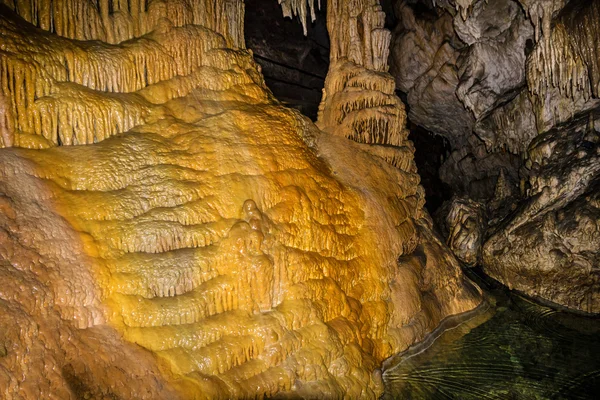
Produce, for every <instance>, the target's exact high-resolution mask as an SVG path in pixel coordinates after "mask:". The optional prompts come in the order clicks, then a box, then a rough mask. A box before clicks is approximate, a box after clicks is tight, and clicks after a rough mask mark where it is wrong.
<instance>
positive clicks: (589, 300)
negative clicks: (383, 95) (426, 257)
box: [390, 0, 600, 312]
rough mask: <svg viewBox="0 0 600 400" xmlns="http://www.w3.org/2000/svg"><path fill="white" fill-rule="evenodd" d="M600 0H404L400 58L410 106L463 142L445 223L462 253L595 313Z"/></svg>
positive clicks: (454, 146) (447, 178)
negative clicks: (599, 18)
mask: <svg viewBox="0 0 600 400" xmlns="http://www.w3.org/2000/svg"><path fill="white" fill-rule="evenodd" d="M599 7H600V2H598V1H578V0H571V1H568V0H564V1H563V0H557V1H554V0H519V1H516V0H500V1H494V2H486V1H464V2H463V1H457V2H449V1H442V2H417V1H397V2H396V4H395V10H396V15H397V17H398V25H397V27H396V28H395V30H394V34H393V39H392V46H391V58H390V60H391V72H392V75H394V77H395V79H396V86H397V87H398V89H399V90H401V91H403V92H405V93H406V96H407V102H408V107H409V114H408V117H409V118H410V119H411V121H412V122H413V123H416V124H418V125H420V126H421V127H423V128H424V129H426V130H428V131H430V132H432V133H434V134H437V135H441V136H443V137H444V138H446V139H447V140H448V142H449V143H450V146H451V154H450V155H449V156H448V157H447V158H446V159H445V161H444V163H443V164H442V165H441V167H440V169H439V176H440V178H441V180H442V181H443V182H444V183H446V184H447V185H448V187H449V188H450V190H451V191H452V192H453V195H454V198H453V199H451V200H449V201H448V202H447V203H446V204H445V205H444V206H443V207H442V208H441V210H440V211H439V212H438V213H437V214H438V215H436V221H438V226H439V228H440V230H441V231H443V232H444V233H445V235H446V237H447V243H448V244H449V245H450V246H451V247H452V248H453V249H454V252H455V254H456V255H457V256H458V257H459V258H460V259H461V260H462V261H463V262H465V263H467V264H469V265H483V268H484V270H485V271H486V272H487V273H488V274H490V275H491V276H492V277H494V278H496V279H498V280H499V281H501V282H502V283H504V284H506V285H507V286H509V287H511V288H514V289H517V290H519V291H521V292H524V293H526V294H528V295H531V296H533V297H537V298H540V299H543V300H547V301H551V302H554V303H557V304H559V305H562V306H566V307H569V308H572V309H576V310H581V311H586V312H598V311H599V310H600V309H599V308H598V307H599V304H600V303H599V299H600V284H599V276H600V270H598V267H597V265H598V264H597V261H596V260H597V257H598V249H597V246H596V243H595V240H596V239H595V237H596V235H597V233H596V232H597V231H598V229H599V227H600V213H599V212H598V211H599V210H598V208H597V207H596V202H595V200H594V199H595V194H594V193H595V192H596V187H597V186H596V185H597V183H596V182H597V180H598V172H597V168H596V165H597V164H598V162H599V160H598V154H599V150H598V139H597V137H598V133H597V128H596V126H597V123H596V121H597V119H598V110H599V108H598V104H599V103H598V93H597V90H598V89H597V88H598V75H597V71H598V67H597V64H598V54H600V53H599V52H598V37H599V34H598V32H597V18H596V16H597V13H598V10H599V9H600V8H599ZM583 165H585V167H583ZM434 190H435V188H434ZM576 210H579V211H576ZM584 215H585V216H584ZM559 216H560V217H559Z"/></svg>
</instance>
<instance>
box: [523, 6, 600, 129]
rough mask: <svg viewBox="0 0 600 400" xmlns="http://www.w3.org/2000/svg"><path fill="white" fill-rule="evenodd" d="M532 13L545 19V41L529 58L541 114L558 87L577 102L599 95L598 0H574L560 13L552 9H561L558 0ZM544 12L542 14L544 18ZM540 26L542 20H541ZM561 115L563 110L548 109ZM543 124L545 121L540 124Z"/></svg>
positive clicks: (529, 79)
mask: <svg viewBox="0 0 600 400" xmlns="http://www.w3.org/2000/svg"><path fill="white" fill-rule="evenodd" d="M537 5H538V8H536V9H538V11H539V12H538V13H537V14H536V13H534V12H530V14H531V18H532V19H533V20H534V22H535V20H536V18H538V19H539V18H541V21H542V23H541V25H542V27H543V29H542V35H543V37H542V40H540V41H539V42H538V44H537V46H536V47H535V48H534V50H533V52H532V53H531V54H530V55H529V57H528V60H527V82H528V86H529V90H530V92H531V93H532V95H534V96H535V101H534V104H535V105H536V109H537V110H536V112H537V114H540V115H541V114H543V113H544V110H546V108H547V107H548V105H547V104H546V103H547V98H548V97H549V92H551V91H552V90H553V89H554V88H556V89H557V90H558V92H559V94H560V96H562V97H564V98H568V99H572V100H573V101H578V99H580V98H583V100H584V101H587V100H588V99H589V98H590V97H598V95H599V85H600V57H599V56H598V54H600V53H599V52H598V41H597V38H598V37H599V35H600V25H599V24H598V23H597V21H598V20H599V18H600V4H599V3H598V2H596V1H591V2H584V1H573V2H571V3H570V4H569V5H567V6H566V7H564V9H563V10H562V11H561V13H560V15H558V16H556V18H555V20H554V23H553V24H551V23H552V16H553V13H552V11H553V10H555V9H561V8H562V7H563V6H564V2H563V1H559V0H555V1H554V2H553V3H552V8H547V9H540V8H539V7H540V4H537ZM540 13H543V14H541V15H542V16H541V17H540ZM538 26H539V23H538ZM547 111H548V112H550V113H552V114H553V115H555V116H556V118H559V116H560V115H561V110H547ZM539 125H540V127H543V124H541V123H540V124H539Z"/></svg>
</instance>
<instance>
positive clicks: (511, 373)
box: [383, 276, 600, 400]
mask: <svg viewBox="0 0 600 400" xmlns="http://www.w3.org/2000/svg"><path fill="white" fill-rule="evenodd" d="M474 280H476V281H477V283H479V284H480V286H482V287H483V289H484V290H485V294H486V302H487V304H486V305H484V306H483V307H481V308H480V311H478V312H477V313H476V314H475V316H472V318H471V319H470V320H468V321H466V322H464V323H462V324H461V325H459V326H458V327H455V328H453V329H450V330H447V331H445V332H444V333H443V334H442V335H441V336H439V337H438V338H437V339H436V340H435V341H434V342H433V344H432V345H431V346H430V347H428V348H427V349H426V350H423V351H421V350H422V349H419V348H415V349H409V351H408V352H406V354H405V355H404V356H400V357H398V358H396V359H395V360H394V361H393V362H392V365H394V366H393V367H389V368H388V369H387V370H386V372H385V373H384V381H385V385H386V393H385V395H384V396H383V397H384V399H519V400H520V399H600V319H599V318H590V317H585V316H581V315H576V314H573V313H570V312H565V311H559V310H556V309H553V308H550V307H546V306H542V305H539V304H536V303H534V302H533V301H531V300H528V299H526V298H524V297H521V296H519V295H517V294H514V293H510V292H508V291H507V290H506V289H504V288H502V287H501V286H500V285H498V284H496V283H495V282H492V281H490V280H486V279H485V278H482V277H481V276H475V279H474Z"/></svg>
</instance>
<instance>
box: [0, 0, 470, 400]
mask: <svg viewBox="0 0 600 400" xmlns="http://www.w3.org/2000/svg"><path fill="white" fill-rule="evenodd" d="M4 3H5V4H6V5H0V11H1V12H0V31H1V32H2V43H1V46H2V47H1V53H0V57H1V64H0V65H1V67H0V72H1V74H0V84H1V85H2V87H1V90H2V91H1V93H2V96H0V112H1V113H2V118H0V121H1V122H0V137H1V138H2V146H4V147H5V148H3V149H0V210H2V212H1V213H0V227H1V229H0V274H1V276H2V277H3V279H2V282H3V285H2V288H0V326H1V328H0V344H1V346H0V390H2V392H1V393H2V397H3V398H7V399H38V398H61V399H68V398H124V399H129V398H130V399H144V398H148V399H150V398H153V399H154V398H161V399H162V398H182V399H203V398H264V397H274V396H280V397H305V398H314V397H319V398H376V397H378V396H379V395H380V394H381V392H382V384H381V374H380V372H379V370H378V369H379V368H380V367H381V364H382V362H383V360H384V359H386V358H387V357H390V356H392V355H394V354H395V353H398V352H400V351H402V350H404V349H406V348H407V347H408V346H409V345H411V344H413V343H414V342H416V341H419V340H421V339H423V338H424V337H425V335H426V334H427V333H428V332H430V331H431V330H433V329H434V328H435V327H436V326H437V325H438V324H439V322H440V321H441V320H442V319H443V318H445V317H447V316H449V315H452V314H457V313H460V312H463V311H466V310H469V309H472V308H473V307H475V306H476V305H477V304H478V303H479V301H480V295H479V292H478V290H477V289H476V288H475V287H474V286H473V285H472V284H470V283H468V282H467V281H466V280H465V278H464V277H463V275H462V274H461V271H460V267H459V265H458V262H457V261H456V259H455V258H454V257H453V256H452V255H451V253H450V252H449V251H448V249H447V248H446V247H445V246H444V245H443V243H442V242H441V241H440V240H439V239H437V238H436V237H435V235H434V234H433V233H432V226H431V221H430V219H429V217H428V215H427V213H426V212H425V211H424V209H423V203H424V197H423V192H422V188H421V187H420V186H419V178H418V175H417V174H416V168H415V166H414V161H413V149H412V145H411V143H410V142H409V141H407V140H406V134H407V132H406V128H405V114H404V109H403V105H402V103H401V101H400V100H399V99H398V98H397V97H396V96H394V94H393V93H394V81H393V78H392V77H391V76H390V75H388V74H387V73H385V71H386V69H387V49H388V40H389V32H388V31H386V30H384V29H383V20H382V19H383V15H382V12H381V9H380V8H379V5H378V2H377V1H375V0H371V1H367V0H364V1H357V2H351V3H350V2H345V1H337V2H336V1H331V2H330V3H329V8H328V10H329V14H328V25H329V29H330V33H331V36H332V44H333V47H332V57H331V58H332V61H333V62H332V67H331V70H330V73H329V75H328V78H327V87H326V98H325V99H324V101H323V105H322V109H321V116H320V120H319V126H320V127H322V128H323V130H324V131H325V132H323V131H321V130H319V129H318V128H317V127H316V126H315V125H313V124H312V123H311V122H310V121H309V120H308V119H306V118H305V117H303V116H301V115H300V114H299V113H297V112H295V111H293V110H290V109H286V108H285V107H283V106H282V105H281V104H279V103H278V102H277V100H275V99H274V98H273V96H272V95H271V93H270V92H269V91H268V90H267V89H266V87H265V84H264V81H263V77H262V76H261V74H260V72H259V69H258V68H257V65H256V64H255V63H254V61H253V59H252V57H251V53H250V52H248V51H246V50H244V48H243V47H244V40H243V36H242V35H241V32H243V29H242V23H243V2H241V1H237V0H220V1H200V2H191V3H190V2H187V1H172V2H171V1H164V2H163V1H152V2H149V4H148V3H146V2H137V1H129V2H120V1H110V0H107V1H101V2H91V1H82V2H79V1H66V0H65V1H56V0H54V1H42V0H40V1H36V2H30V1H4ZM283 6H284V10H285V9H286V8H285V7H288V8H287V10H292V11H293V12H299V13H300V14H301V15H302V16H303V17H304V16H305V15H304V14H305V13H306V11H305V10H306V8H305V7H306V6H305V5H304V2H302V1H292V2H284V4H283ZM309 9H310V6H309ZM359 22H360V23H359ZM359 26H360V27H362V28H361V29H358V27H359ZM347 138H351V139H353V140H354V141H352V140H348V139H347ZM356 142H358V143H356Z"/></svg>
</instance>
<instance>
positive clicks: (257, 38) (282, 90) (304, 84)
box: [244, 0, 329, 121]
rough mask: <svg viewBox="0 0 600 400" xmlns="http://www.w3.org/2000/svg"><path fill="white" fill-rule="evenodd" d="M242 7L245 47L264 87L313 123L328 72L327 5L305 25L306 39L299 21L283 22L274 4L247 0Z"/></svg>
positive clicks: (277, 6)
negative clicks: (259, 67)
mask: <svg viewBox="0 0 600 400" xmlns="http://www.w3.org/2000/svg"><path fill="white" fill-rule="evenodd" d="M245 6H246V13H245V21H244V33H245V37H246V46H247V47H248V48H249V49H251V50H252V51H253V53H254V59H255V60H256V62H257V63H258V64H259V65H260V66H261V68H262V72H263V75H264V77H265V82H266V84H267V86H268V87H269V89H270V90H271V91H272V92H273V94H274V95H275V97H276V98H277V99H279V100H280V101H281V102H282V103H284V104H285V105H287V106H288V107H292V108H295V109H297V110H299V111H300V112H301V113H302V114H304V115H306V116H307V117H309V118H311V119H312V120H313V121H314V120H316V119H317V113H318V109H319V103H320V102H321V96H322V89H323V86H324V84H325V76H326V75H327V71H328V69H329V35H328V33H327V20H326V16H325V13H326V2H322V3H321V8H320V9H319V10H318V11H317V19H316V20H315V21H314V22H310V21H308V22H307V34H306V36H305V35H304V33H303V30H302V24H301V22H300V20H299V18H298V17H294V18H291V19H290V18H284V17H283V15H282V10H281V7H280V6H279V4H278V3H277V1H275V0H270V1H264V0H246V2H245ZM265 27H268V29H265Z"/></svg>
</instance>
